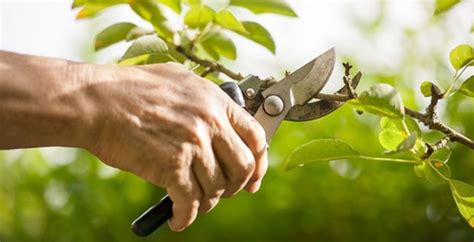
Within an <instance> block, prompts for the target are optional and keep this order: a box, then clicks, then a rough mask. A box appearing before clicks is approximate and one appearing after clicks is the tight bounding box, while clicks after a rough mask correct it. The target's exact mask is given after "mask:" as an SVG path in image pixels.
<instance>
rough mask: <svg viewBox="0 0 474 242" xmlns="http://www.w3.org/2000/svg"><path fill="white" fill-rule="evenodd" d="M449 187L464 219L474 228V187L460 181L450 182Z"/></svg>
mask: <svg viewBox="0 0 474 242" xmlns="http://www.w3.org/2000/svg"><path fill="white" fill-rule="evenodd" d="M449 187H450V188H451V192H452V194H453V197H454V201H456V205H457V207H458V209H459V212H460V213H461V215H462V216H463V218H464V219H465V220H466V221H467V222H468V224H469V225H470V226H471V227H473V228H474V187H473V186H472V185H470V184H467V183H464V182H462V181H458V180H450V182H449Z"/></svg>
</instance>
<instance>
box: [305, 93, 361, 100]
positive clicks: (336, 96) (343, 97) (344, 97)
mask: <svg viewBox="0 0 474 242" xmlns="http://www.w3.org/2000/svg"><path fill="white" fill-rule="evenodd" d="M314 97H315V98H317V99H321V100H327V101H337V102H345V101H348V100H350V99H352V98H350V97H349V95H344V94H338V93H334V94H326V93H318V94H316V96H314Z"/></svg>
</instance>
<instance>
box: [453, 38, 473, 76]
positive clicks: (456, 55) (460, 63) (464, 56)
mask: <svg viewBox="0 0 474 242" xmlns="http://www.w3.org/2000/svg"><path fill="white" fill-rule="evenodd" d="M473 59H474V49H473V48H472V46H470V45H466V44H463V45H458V46H456V47H455V48H454V49H452V50H451V53H449V60H450V61H451V65H452V66H453V67H454V69H456V70H459V69H461V68H463V67H464V66H465V65H467V64H469V62H470V61H472V60H473Z"/></svg>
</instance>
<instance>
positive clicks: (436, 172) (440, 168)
mask: <svg viewBox="0 0 474 242" xmlns="http://www.w3.org/2000/svg"><path fill="white" fill-rule="evenodd" d="M443 176H444V177H443ZM450 177H451V169H449V166H448V165H447V164H445V163H443V162H441V161H435V160H427V161H426V167H425V178H426V180H428V181H429V182H431V183H433V184H441V183H445V182H447V180H446V179H449V178H450Z"/></svg>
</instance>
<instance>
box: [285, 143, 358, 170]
mask: <svg viewBox="0 0 474 242" xmlns="http://www.w3.org/2000/svg"><path fill="white" fill-rule="evenodd" d="M359 156H360V154H359V152H358V151H356V150H354V149H353V148H352V147H351V146H350V145H348V144H346V143H345V142H343V141H341V140H335V139H319V140H314V141H311V142H309V143H306V144H304V145H302V146H300V147H298V148H297V149H296V150H294V151H293V153H291V155H290V157H289V158H288V160H287V163H286V167H285V170H290V169H292V168H294V167H296V166H298V165H302V164H306V163H309V162H317V161H330V160H339V159H344V158H350V157H359Z"/></svg>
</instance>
